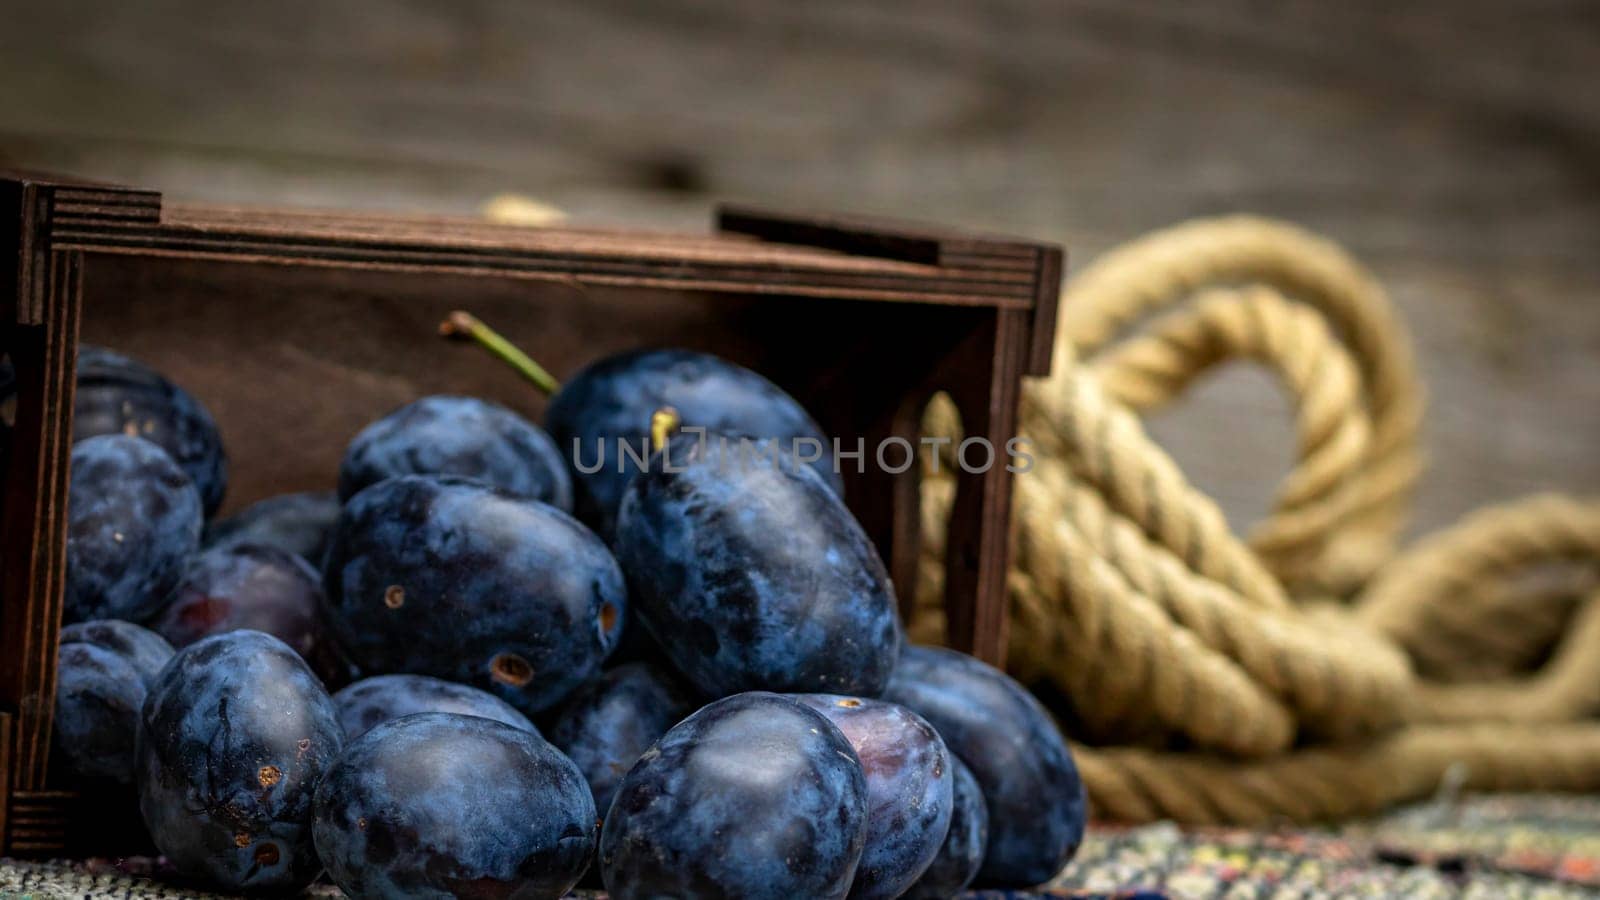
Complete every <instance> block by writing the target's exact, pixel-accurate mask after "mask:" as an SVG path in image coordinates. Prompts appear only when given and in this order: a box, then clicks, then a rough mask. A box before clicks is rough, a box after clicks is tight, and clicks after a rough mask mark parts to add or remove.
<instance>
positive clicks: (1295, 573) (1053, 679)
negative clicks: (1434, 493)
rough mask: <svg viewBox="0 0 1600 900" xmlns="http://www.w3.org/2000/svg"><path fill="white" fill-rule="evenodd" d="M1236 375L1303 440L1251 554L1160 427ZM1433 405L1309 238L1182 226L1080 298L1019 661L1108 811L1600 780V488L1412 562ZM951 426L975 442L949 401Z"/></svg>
mask: <svg viewBox="0 0 1600 900" xmlns="http://www.w3.org/2000/svg"><path fill="white" fill-rule="evenodd" d="M1234 360H1250V361H1253V362H1255V363H1257V364H1259V365H1262V366H1264V367H1265V368H1267V369H1268V370H1269V371H1271V372H1272V373H1273V374H1274V375H1275V376H1276V378H1277V379H1278V380H1279V381H1280V382H1281V383H1282V384H1283V385H1284V386H1285V388H1286V389H1287V390H1288V392H1289V393H1290V395H1291V396H1292V397H1293V398H1294V401H1295V408H1296V430H1297V435H1298V438H1297V439H1298V444H1299V447H1298V453H1297V458H1296V463H1295V465H1294V467H1293V469H1292V471H1291V472H1290V473H1289V474H1288V476H1287V477H1286V478H1285V479H1284V480H1283V482H1282V483H1281V484H1280V486H1279V488H1278V491H1277V494H1276V498H1275V501H1274V505H1273V508H1272V510H1271V512H1270V513H1269V514H1268V516H1267V517H1266V518H1265V519H1264V520H1263V521H1261V522H1260V523H1258V524H1257V525H1256V526H1255V527H1254V528H1253V529H1252V530H1251V532H1250V534H1249V538H1248V540H1242V539H1240V538H1239V537H1238V536H1236V535H1235V534H1234V533H1233V532H1232V531H1231V529H1230V528H1229V527H1228V524H1227V522H1226V520H1225V519H1224V517H1223V514H1222V511H1221V510H1220V509H1219V508H1218V506H1217V504H1216V503H1215V502H1214V501H1213V500H1211V498H1209V497H1207V496H1206V495H1205V494H1204V493H1202V492H1200V491H1198V490H1196V489H1195V488H1194V487H1193V486H1192V485H1190V484H1189V482H1188V481H1187V479H1186V478H1185V477H1184V475H1183V473H1182V471H1181V470H1180V469H1179V467H1178V466H1177V464H1176V463H1174V462H1173V461H1172V459H1171V458H1170V457H1169V456H1168V455H1167V454H1166V453H1165V452H1164V451H1163V450H1162V449H1161V448H1160V447H1159V446H1158V445H1157V444H1156V443H1155V442H1154V441H1152V440H1151V439H1150V438H1149V436H1148V435H1147V434H1146V433H1145V431H1144V428H1143V425H1142V423H1141V422H1140V421H1139V418H1138V416H1139V414H1140V413H1143V412H1147V411H1151V410H1155V409H1158V408H1160V407H1163V406H1165V405H1167V404H1170V403H1172V402H1174V401H1176V400H1178V399H1179V398H1180V397H1181V395H1182V394H1183V392H1184V391H1185V390H1187V389H1188V388H1189V387H1190V386H1191V385H1192V384H1194V383H1195V382H1196V380H1197V379H1198V378H1199V377H1201V376H1202V375H1203V374H1205V373H1206V372H1208V371H1210V370H1212V369H1214V368H1216V367H1217V366H1219V365H1222V364H1224V363H1227V362H1230V361H1234ZM1422 397H1423V395H1422V390H1421V387H1420V386H1419V384H1418V382H1417V379H1416V374H1415V364H1414V362H1413V359H1412V355H1411V348H1410V344H1409V340H1408V338H1407V336H1406V333H1405V331H1404V329H1403V328H1402V326H1401V325H1400V323H1399V320H1398V319H1397V317H1396V316H1395V314H1394V312H1393V310H1392V309H1391V308H1390V305H1389V302H1388V300H1387V298H1386V296H1385V295H1384V293H1383V291H1382V289H1381V287H1379V286H1378V284H1377V282H1376V281H1375V280H1374V279H1373V278H1372V277H1371V276H1370V275H1368V274H1367V273H1366V272H1365V271H1364V270H1363V269H1362V268H1361V267H1360V266H1359V265H1357V264H1356V263H1355V262H1354V261H1353V260H1352V259H1350V258H1349V257H1348V256H1347V255H1346V254H1345V253H1344V252H1343V251H1342V250H1340V249H1339V248H1337V247H1336V246H1334V245H1333V244H1331V243H1329V242H1327V241H1324V240H1322V239H1320V238H1317V237H1315V236H1313V235H1310V234H1307V233H1306V232H1304V231H1301V230H1299V229H1297V228H1294V227H1293V226H1289V225H1284V224H1281V223H1276V222H1271V221H1267V220H1263V219H1258V218H1253V217H1242V216H1241V217H1229V218H1223V219H1213V220H1206V221H1199V222H1193V223H1189V224H1186V225H1180V226H1178V227H1175V228H1171V229H1167V230H1165V231H1161V232H1157V233H1155V234H1153V235H1150V236H1148V237H1145V238H1143V239H1140V240H1138V241H1135V242H1133V243H1131V244H1128V245H1126V246H1125V247H1122V248H1120V249H1117V250H1113V251H1111V252H1109V253H1107V254H1106V255H1105V256H1103V257H1102V258H1101V259H1100V260H1099V261H1097V262H1096V263H1095V264H1094V265H1093V266H1092V267H1090V268H1089V269H1088V270H1086V271H1085V272H1084V273H1083V274H1082V275H1081V276H1079V277H1078V278H1077V279H1076V280H1075V281H1074V283H1073V284H1072V285H1071V287H1070V289H1069V290H1068V291H1067V293H1066V295H1065V296H1064V298H1063V300H1062V310H1061V325H1060V332H1059V333H1058V335H1057V362H1056V366H1055V370H1054V372H1053V373H1052V374H1051V376H1050V377H1049V378H1047V379H1043V380H1041V381H1038V382H1035V383H1032V384H1030V385H1029V386H1028V387H1027V389H1026V390H1025V391H1024V397H1023V407H1022V411H1021V413H1022V414H1021V417H1020V421H1021V423H1022V424H1021V427H1022V431H1023V433H1024V435H1025V436H1026V437H1028V438H1030V439H1031V440H1032V441H1033V444H1034V448H1035V465H1034V468H1033V469H1032V470H1031V471H1030V472H1028V473H1026V474H1025V475H1020V476H1019V477H1018V478H1017V480H1016V486H1015V495H1014V499H1013V505H1012V506H1013V518H1012V528H1013V532H1014V538H1015V539H1014V541H1013V547H1014V554H1015V555H1014V558H1013V560H1012V567H1011V572H1010V575H1009V578H1008V581H1007V586H1008V593H1009V602H1010V604H1011V615H1012V625H1011V628H1010V631H1009V633H1010V648H1009V649H1010V666H1011V669H1012V671H1013V674H1015V675H1017V677H1019V678H1020V679H1022V680H1024V681H1025V682H1028V683H1031V684H1034V685H1036V686H1048V687H1049V688H1050V691H1049V692H1048V694H1049V695H1050V696H1052V697H1054V698H1056V701H1057V704H1056V705H1057V707H1058V712H1059V713H1060V715H1061V717H1062V719H1063V721H1064V722H1066V723H1067V724H1068V728H1069V731H1070V732H1071V733H1072V734H1073V735H1074V737H1075V738H1077V739H1079V740H1082V741H1086V742H1088V743H1085V744H1083V745H1081V746H1080V747H1079V748H1078V757H1079V766H1080V770H1081V772H1082V774H1083V777H1084V780H1085V783H1086V785H1087V787H1088V791H1089V795H1090V798H1091V801H1092V802H1093V803H1094V804H1095V808H1096V810H1097V813H1098V814H1099V815H1101V816H1103V817H1109V818H1114V819H1121V820H1126V821H1149V820H1154V819H1161V818H1170V819H1176V820H1178V821H1181V822H1187V823H1196V824H1211V823H1241V824H1261V823H1266V822H1270V821H1275V820H1283V819H1288V820H1293V821H1309V820H1318V819H1328V818H1340V817H1345V816H1351V815H1357V814H1363V813H1368V812H1372V811H1375V810H1377V809H1379V808H1381V807H1383V806H1385V805H1388V804H1391V803H1395V802H1400V801H1402V800H1406V799H1411V798H1415V797H1418V796H1423V795H1426V794H1427V793H1428V792H1430V791H1433V790H1435V789H1437V788H1438V786H1439V784H1440V782H1441V779H1442V778H1443V777H1444V775H1445V772H1446V771H1447V770H1449V769H1452V768H1462V767H1465V769H1464V770H1465V771H1466V772H1467V779H1468V785H1469V786H1470V787H1474V788H1481V789H1489V790H1492V789H1519V790H1552V789H1555V790H1559V789H1584V790H1587V789H1594V788H1600V724H1591V723H1586V722H1583V721H1580V720H1582V719H1585V718H1588V717H1590V716H1593V715H1595V714H1597V713H1600V501H1580V500H1576V499H1572V498H1566V497H1560V496H1554V495H1545V496H1538V497H1533V498H1529V499H1526V500H1523V501H1519V502H1516V503H1511V504H1506V505H1503V506H1499V507H1493V508H1490V509H1487V510H1485V511H1482V512H1480V513H1477V514H1475V515H1473V516H1471V517H1469V518H1467V519H1465V520H1463V522H1462V523H1461V524H1459V525H1457V526H1455V527H1454V528H1451V529H1447V530H1445V531H1443V532H1440V533H1439V534H1437V535H1435V536H1433V537H1431V538H1429V539H1427V540H1424V541H1422V542H1420V543H1419V544H1417V545H1416V546H1415V547H1414V548H1413V549H1411V550H1410V551H1408V552H1406V553H1404V554H1402V555H1398V556H1396V555H1395V549H1394V547H1395V540H1396V535H1397V533H1398V531H1399V529H1400V528H1401V526H1402V524H1403V522H1404V519H1405V512H1406V507H1407V505H1408V502H1409V498H1410V495H1411V492H1412V488H1413V485H1414V483H1415V481H1416V478H1417V476H1418V473H1419V471H1420V467H1421V466H1420V459H1421V456H1420V453H1419V451H1418V448H1417V430H1418V426H1419V423H1420V419H1421V414H1422V408H1423V399H1422ZM923 429H924V431H925V432H926V433H929V434H935V435H941V436H946V437H951V438H953V439H955V440H959V437H960V435H959V433H958V432H959V423H958V421H957V418H956V416H955V413H954V408H953V406H952V405H951V404H949V403H948V400H947V399H946V398H935V402H934V403H933V404H931V405H930V407H929V409H928V410H927V412H926V413H925V415H924V421H923ZM954 491H955V483H954V480H953V479H952V478H950V477H949V475H948V470H946V471H944V472H943V473H942V474H941V473H926V477H925V478H924V482H923V495H922V507H923V509H922V511H923V529H922V530H923V549H924V559H923V565H922V567H921V570H920V573H919V575H920V577H919V582H918V585H917V597H918V601H919V602H918V604H917V614H916V616H914V618H913V620H912V622H911V625H910V628H911V633H912V635H913V637H914V638H917V639H920V640H931V639H936V638H937V637H938V635H939V634H940V633H941V632H942V622H941V621H940V616H941V613H940V612H939V609H938V604H937V600H936V598H937V597H939V596H942V590H941V587H942V585H941V583H940V582H941V580H942V577H943V567H942V565H941V564H940V559H941V557H942V556H943V552H944V537H945V525H946V523H947V521H948V517H949V515H950V510H951V509H952V506H953V499H954ZM1552 569H1555V570H1561V571H1562V572H1563V573H1564V574H1562V575H1561V576H1560V577H1555V576H1551V575H1550V574H1549V570H1552ZM1486 676H1487V677H1490V678H1492V679H1493V680H1490V681H1483V680H1481V679H1483V678H1484V677H1486ZM1475 679H1477V680H1475ZM1173 747H1181V748H1183V749H1181V750H1172V749H1167V748H1173Z"/></svg>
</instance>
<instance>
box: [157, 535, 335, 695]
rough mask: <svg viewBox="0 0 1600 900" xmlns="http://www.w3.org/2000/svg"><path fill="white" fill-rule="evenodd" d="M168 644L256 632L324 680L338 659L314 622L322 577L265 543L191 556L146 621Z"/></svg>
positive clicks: (317, 618)
mask: <svg viewBox="0 0 1600 900" xmlns="http://www.w3.org/2000/svg"><path fill="white" fill-rule="evenodd" d="M152 627H154V628H155V630H156V631H158V632H160V633H161V636H162V637H164V638H166V639H167V640H169V641H171V642H172V646H174V647H180V648H181V647H187V646H189V645H190V644H192V643H194V642H195V641H198V640H200V639H201V638H204V637H209V636H211V635H213V634H221V633H222V632H225V631H233V630H235V629H239V628H249V629H253V630H255V631H264V632H266V633H267V634H270V635H272V636H273V637H275V638H277V639H278V640H281V641H283V642H284V643H286V644H288V645H289V646H290V647H292V648H294V650H295V652H296V653H299V654H300V655H301V656H303V657H305V659H306V661H307V662H308V663H310V664H311V668H312V669H313V670H315V671H316V672H317V674H318V675H319V676H320V677H322V678H323V680H324V681H326V680H328V679H330V678H336V677H337V676H338V674H339V672H340V661H339V657H338V653H337V651H336V650H335V649H334V647H333V645H332V638H331V637H330V636H329V635H328V632H327V628H326V626H324V625H323V622H322V580H321V578H320V577H319V576H318V574H317V571H316V570H315V569H313V568H311V566H310V565H309V564H307V563H306V561H305V560H303V559H301V558H300V557H298V556H296V555H294V554H293V553H290V552H288V551H287V550H281V549H279V548H277V547H269V546H267V545H265V544H232V545H229V546H225V547H213V548H211V549H210V550H204V551H202V552H200V553H198V554H196V555H195V556H193V557H191V558H190V560H189V564H188V565H187V566H185V567H184V571H183V578H182V579H181V580H179V582H178V586H177V587H176V588H174V589H173V591H172V600H171V602H170V603H168V604H167V608H166V609H165V610H163V611H162V613H161V615H159V616H157V617H156V619H155V622H154V623H153V626H152Z"/></svg>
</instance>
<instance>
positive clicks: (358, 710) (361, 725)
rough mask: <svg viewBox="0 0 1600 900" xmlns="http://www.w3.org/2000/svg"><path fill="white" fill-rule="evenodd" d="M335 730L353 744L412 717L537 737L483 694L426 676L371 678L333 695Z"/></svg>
mask: <svg viewBox="0 0 1600 900" xmlns="http://www.w3.org/2000/svg"><path fill="white" fill-rule="evenodd" d="M333 705H334V708H335V709H336V710H337V711H338V713H339V726H340V727H341V728H343V729H344V737H345V740H346V741H353V740H355V739H356V738H358V737H360V736H362V735H363V734H366V733H367V732H369V731H371V730H372V729H374V728H376V727H378V726H379V725H382V724H383V723H384V722H388V721H390V720H393V719H398V718H401V717H402V716H410V715H415V714H417V713H428V712H437V713H455V714H457V715H462V716H479V717H480V718H484V719H493V720H494V721H496V722H501V723H504V724H506V725H510V726H511V727H512V728H521V729H522V730H523V731H531V732H533V733H534V734H538V733H539V729H538V728H535V727H534V724H533V723H532V722H530V721H528V717H527V716H524V715H523V714H522V713H519V712H517V710H516V708H515V707H513V706H512V705H511V704H509V703H507V702H505V701H504V700H501V699H500V698H499V697H496V696H495V695H493V694H491V693H489V692H488V691H480V690H478V689H477V688H475V687H471V686H469V685H465V684H456V683H455V682H453V681H444V680H443V679H439V678H432V677H429V676H427V675H375V676H373V677H371V678H363V679H362V680H360V681H358V682H356V683H355V684H352V685H350V686H349V687H346V688H344V689H343V690H341V691H339V692H338V693H336V694H334V695H333Z"/></svg>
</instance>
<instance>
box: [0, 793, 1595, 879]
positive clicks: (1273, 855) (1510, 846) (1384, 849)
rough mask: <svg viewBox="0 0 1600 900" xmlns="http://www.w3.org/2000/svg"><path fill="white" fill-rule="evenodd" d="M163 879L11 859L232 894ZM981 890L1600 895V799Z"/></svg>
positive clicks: (1541, 801)
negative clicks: (1031, 886)
mask: <svg viewBox="0 0 1600 900" xmlns="http://www.w3.org/2000/svg"><path fill="white" fill-rule="evenodd" d="M160 874H161V873H160V872H159V869H158V868H157V867H156V865H155V864H154V863H152V862H151V861H149V860H123V861H118V862H107V861H89V862H48V863H40V862H23V861H17V860H0V900H19V898H41V900H42V898H85V900H98V898H124V900H144V898H163V900H165V898H185V900H194V898H206V897H219V896H221V895H218V894H208V893H204V892H197V891H193V890H188V889H184V888H182V887H178V886H175V885H173V884H171V883H169V882H167V881H164V880H162V879H161V878H160V877H159V876H160ZM152 875H155V876H157V877H150V876H152ZM338 895H339V892H338V891H337V890H336V889H335V888H332V887H328V886H318V887H315V888H313V889H312V890H311V891H309V892H308V896H313V897H337V896H338ZM578 896H582V897H590V898H594V897H600V896H603V895H598V894H580V895H578ZM969 897H970V898H973V900H991V898H993V900H1000V898H1018V900H1020V898H1029V897H1046V898H1126V900H1146V898H1151V900H1153V898H1166V897H1175V898H1188V897H1196V898H1204V897H1218V898H1233V897H1251V898H1254V897H1271V898H1277V897H1286V898H1287V897H1297V898H1323V897H1350V898H1359V897H1419V898H1431V897H1447V898H1480V897H1481V898H1507V900H1514V898H1521V897H1539V898H1568V897H1574V898H1575V897H1593V898H1600V797H1567V796H1522V795H1517V796H1491V797H1478V798H1469V799H1466V800H1462V801H1460V802H1448V803H1446V802H1437V803H1432V804H1428V805H1424V806H1417V807H1411V808H1408V809H1404V810H1400V811H1398V812H1396V813H1393V814H1391V815H1389V816H1386V817H1384V818H1382V819H1378V820H1375V821H1371V822H1365V823H1360V824H1356V825H1351V826H1347V827H1344V828H1342V829H1338V830H1291V829H1284V830H1269V831H1239V830H1225V829H1190V830H1184V829H1179V828H1176V827H1174V826H1171V825H1152V826H1147V827H1143V828H1112V827H1100V828H1095V829H1093V830H1092V831H1091V833H1090V835H1089V837H1088V839H1087V840H1086V841H1085V842H1084V846H1083V849H1082V850H1081V851H1080V852H1079V854H1078V857H1077V859H1076V860H1075V861H1074V862H1073V864H1072V865H1071V866H1070V867H1068V868H1067V870H1066V871H1065V872H1063V873H1062V875H1061V877H1060V878H1058V879H1057V880H1056V882H1055V883H1054V884H1053V885H1052V886H1051V887H1050V889H1049V890H1046V891H1043V892H1035V893H1028V894H1024V893H1015V892H1001V891H981V892H976V893H973V894H970V895H969Z"/></svg>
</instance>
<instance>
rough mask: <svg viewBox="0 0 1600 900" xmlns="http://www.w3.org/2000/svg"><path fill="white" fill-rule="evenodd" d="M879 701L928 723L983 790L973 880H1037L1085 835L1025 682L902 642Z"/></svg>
mask: <svg viewBox="0 0 1600 900" xmlns="http://www.w3.org/2000/svg"><path fill="white" fill-rule="evenodd" d="M884 699H886V700H890V701H893V702H895V703H899V704H901V705H903V706H907V707H910V708H911V709H912V710H915V711H916V712H918V713H920V714H921V715H922V717H923V718H925V719H927V720H928V721H929V722H931V723H933V727H934V728H937V729H938V730H939V734H940V736H941V737H943V738H944V741H945V744H947V745H948V746H949V747H950V750H951V752H953V753H955V755H956V756H958V757H960V758H961V761H962V762H964V763H966V764H967V767H968V768H970V769H971V770H972V774H973V775H974V776H975V777H976V778H977V780H978V784H979V786H980V787H982V789H983V798H984V803H985V804H986V806H987V808H988V812H989V846H988V849H987V851H986V852H985V854H984V860H983V868H982V869H981V870H980V871H979V873H978V881H979V882H980V883H984V884H994V885H1005V886H1013V885H1015V886H1029V885H1035V884H1041V883H1043V882H1045V881H1048V880H1050V879H1051V878H1052V877H1054V876H1055V874H1056V873H1057V872H1059V871H1060V870H1061V867H1062V866H1065V865H1066V864H1067V862H1068V860H1070V859H1072V856H1073V854H1075V853H1076V852H1077V851H1078V844H1079V843H1080V842H1081V841H1082V840H1083V826H1084V818H1085V815H1086V809H1085V807H1086V801H1085V797H1084V790H1083V782H1082V781H1081V780H1080V779H1079V777H1078V766H1077V764H1076V763H1074V762H1073V760H1072V752H1071V751H1070V750H1069V749H1068V748H1067V742H1066V740H1065V739H1064V738H1063V737H1062V736H1061V732H1060V730H1059V729H1057V728H1056V724H1055V722H1054V721H1053V720H1052V719H1051V718H1050V714H1049V713H1048V712H1046V711H1045V708H1044V707H1043V706H1042V705H1040V703H1039V701H1038V700H1036V699H1034V697H1033V695H1032V694H1030V693H1028V691H1027V689H1026V688H1024V687H1023V686H1022V685H1020V684H1018V683H1017V682H1016V681H1014V680H1012V679H1011V677H1010V676H1008V675H1006V674H1005V673H1004V672H1001V671H1000V670H999V669H996V668H994V667H993V666H990V665H988V664H986V663H983V662H980V661H978V660H976V659H973V658H972V657H970V656H967V655H965V654H962V653H957V652H955V651H953V650H945V649H943V648H938V647H907V648H906V650H905V652H904V653H902V654H901V655H900V664H899V666H898V667H896V668H895V672H894V678H893V679H891V680H890V682H889V689H888V690H887V691H885V692H884Z"/></svg>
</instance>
